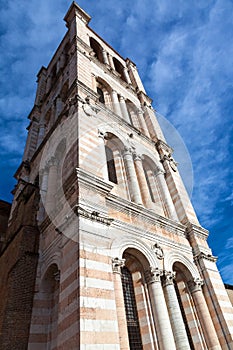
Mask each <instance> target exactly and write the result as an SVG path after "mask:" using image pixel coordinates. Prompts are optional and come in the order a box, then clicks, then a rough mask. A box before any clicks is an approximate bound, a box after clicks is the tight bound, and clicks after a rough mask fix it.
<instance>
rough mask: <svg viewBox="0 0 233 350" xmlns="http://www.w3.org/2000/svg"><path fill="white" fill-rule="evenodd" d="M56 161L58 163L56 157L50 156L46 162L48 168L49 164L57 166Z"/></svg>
mask: <svg viewBox="0 0 233 350" xmlns="http://www.w3.org/2000/svg"><path fill="white" fill-rule="evenodd" d="M57 163H58V161H57V158H56V157H54V156H52V157H51V158H50V159H49V161H48V163H47V166H48V167H49V168H50V167H51V166H57Z"/></svg>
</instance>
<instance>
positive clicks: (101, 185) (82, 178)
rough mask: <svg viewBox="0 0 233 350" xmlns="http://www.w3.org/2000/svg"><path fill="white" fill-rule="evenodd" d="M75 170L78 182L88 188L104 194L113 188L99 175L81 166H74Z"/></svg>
mask: <svg viewBox="0 0 233 350" xmlns="http://www.w3.org/2000/svg"><path fill="white" fill-rule="evenodd" d="M76 172H77V178H78V181H79V183H81V184H82V185H83V186H84V187H86V188H88V189H90V188H91V189H93V190H95V191H98V192H100V193H102V194H104V195H106V194H108V193H109V192H110V191H111V190H112V189H113V185H112V184H110V183H109V182H106V181H104V180H103V179H101V178H100V177H98V176H95V175H93V174H91V173H89V172H88V171H86V170H84V169H82V168H76Z"/></svg>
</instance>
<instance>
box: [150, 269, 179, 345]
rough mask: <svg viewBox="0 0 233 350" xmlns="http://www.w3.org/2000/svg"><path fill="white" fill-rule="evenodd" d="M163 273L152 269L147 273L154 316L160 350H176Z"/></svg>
mask: <svg viewBox="0 0 233 350" xmlns="http://www.w3.org/2000/svg"><path fill="white" fill-rule="evenodd" d="M162 274H163V271H162V270H160V269H158V268H155V269H154V268H151V270H149V271H147V272H146V280H147V284H148V289H149V296H150V301H151V308H152V314H153V318H154V323H155V329H156V334H157V338H158V343H159V349H160V350H176V345H175V341H174V337H173V333H172V328H171V324H170V320H169V315H168V311H167V306H166V302H165V298H164V294H163V289H162V285H161V276H162Z"/></svg>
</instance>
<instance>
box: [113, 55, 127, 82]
mask: <svg viewBox="0 0 233 350" xmlns="http://www.w3.org/2000/svg"><path fill="white" fill-rule="evenodd" d="M113 62H114V66H115V69H116V71H117V72H118V73H119V74H120V76H121V79H122V80H124V81H125V82H126V83H127V80H126V78H125V74H124V66H123V64H122V63H121V62H120V61H118V60H117V59H116V58H115V57H113Z"/></svg>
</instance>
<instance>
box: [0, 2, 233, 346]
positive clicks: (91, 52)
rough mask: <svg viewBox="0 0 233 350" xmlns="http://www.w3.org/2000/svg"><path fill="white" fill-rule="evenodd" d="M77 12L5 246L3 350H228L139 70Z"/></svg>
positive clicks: (51, 78) (190, 216) (40, 110)
mask: <svg viewBox="0 0 233 350" xmlns="http://www.w3.org/2000/svg"><path fill="white" fill-rule="evenodd" d="M90 19H91V18H90V16H89V15H88V14H87V13H86V12H85V11H84V10H83V9H81V8H80V7H79V6H78V5H77V4H76V3H75V2H73V3H72V5H71V7H70V8H69V10H68V12H67V14H66V16H65V18H64V20H65V22H66V25H67V32H66V34H65V36H64V38H63V40H62V42H61V43H60V45H59V47H58V49H57V51H56V52H55V54H54V56H53V57H52V59H51V61H50V63H49V65H48V67H47V68H45V67H42V68H41V70H40V71H39V73H38V87H37V93H36V99H35V104H34V106H33V109H32V111H31V113H30V115H29V120H30V124H29V126H28V138H27V143H26V147H25V152H24V156H23V161H22V163H21V165H20V167H19V168H18V170H17V172H16V174H15V177H16V179H17V181H18V182H17V186H16V188H15V190H14V200H13V203H12V208H11V213H10V217H9V224H8V229H7V231H6V234H5V235H4V241H3V242H1V256H0V262H1V266H0V276H1V279H2V281H3V288H2V289H1V291H0V296H1V298H0V307H1V313H0V329H1V332H0V341H1V344H2V345H1V346H2V348H1V349H17V350H19V349H28V350H48V349H51V350H55V349H59V350H61V349H67V350H68V349H69V350H71V349H73V350H76V349H81V350H134V349H135V350H175V349H177V350H189V349H190V350H202V349H203V350H204V349H205V350H211V349H212V350H218V349H219V350H220V349H224V350H229V349H233V309H232V305H231V303H230V301H229V297H228V295H227V293H226V290H225V288H224V284H223V282H222V279H221V276H220V274H219V271H218V269H217V267H216V258H215V257H214V256H213V255H212V252H211V249H210V248H209V246H208V243H207V237H208V231H207V230H206V229H204V228H203V227H201V225H200V223H199V222H198V219H197V216H196V214H195V211H194V209H193V206H192V204H191V202H190V199H189V197H188V195H187V193H186V190H185V187H184V184H183V182H182V179H181V177H180V175H179V170H178V167H177V163H176V162H175V160H174V159H173V157H172V152H173V151H172V149H171V147H170V146H169V145H168V144H167V143H166V140H165V138H164V136H163V133H162V131H161V128H160V126H159V124H158V121H157V119H156V113H155V111H154V110H153V108H152V106H151V103H152V100H151V99H150V97H148V96H147V94H146V91H145V89H144V87H143V84H142V82H141V80H140V77H139V74H138V71H137V67H136V65H135V64H134V63H133V62H132V61H131V60H130V59H128V58H127V59H124V58H123V57H121V56H120V54H119V53H117V52H116V51H115V50H114V49H113V48H112V47H111V46H110V45H109V44H108V43H106V42H105V41H104V40H103V39H102V38H100V37H99V36H98V34H96V33H95V32H94V31H93V30H92V29H91V28H90V26H89V22H90Z"/></svg>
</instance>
